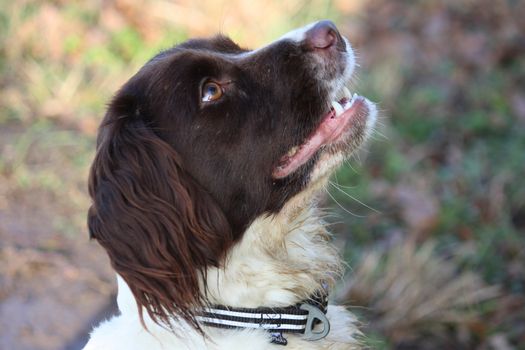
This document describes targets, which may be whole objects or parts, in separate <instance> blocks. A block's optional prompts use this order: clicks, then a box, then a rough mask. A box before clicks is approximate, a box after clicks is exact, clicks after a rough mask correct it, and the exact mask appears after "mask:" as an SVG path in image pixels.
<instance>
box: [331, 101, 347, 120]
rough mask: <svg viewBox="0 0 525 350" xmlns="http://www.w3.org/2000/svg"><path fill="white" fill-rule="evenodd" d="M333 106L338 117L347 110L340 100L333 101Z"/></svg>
mask: <svg viewBox="0 0 525 350" xmlns="http://www.w3.org/2000/svg"><path fill="white" fill-rule="evenodd" d="M332 108H333V109H334V111H335V116H336V117H339V116H340V115H341V114H343V112H344V111H345V110H344V109H343V106H341V104H340V103H339V102H337V101H332Z"/></svg>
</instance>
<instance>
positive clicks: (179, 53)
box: [85, 20, 377, 350]
mask: <svg viewBox="0 0 525 350" xmlns="http://www.w3.org/2000/svg"><path fill="white" fill-rule="evenodd" d="M354 67H355V59H354V53H353V50H352V47H351V45H350V43H349V42H348V40H347V39H346V38H344V37H343V36H341V34H340V33H339V31H338V29H337V28H336V26H335V25H334V24H333V23H332V22H330V21H327V20H324V21H319V22H315V23H312V24H310V25H307V26H305V27H303V28H300V29H296V30H294V31H292V32H290V33H288V34H286V35H284V36H283V37H281V38H280V39H278V40H277V41H275V42H273V43H271V44H269V45H267V46H264V47H262V48H259V49H257V50H252V51H250V50H246V49H242V48H240V47H239V46H238V45H237V44H235V43H234V42H233V41H232V40H230V39H229V38H227V37H225V36H222V35H219V36H215V37H213V38H211V39H193V40H189V41H186V42H184V43H182V44H180V45H178V46H175V47H173V48H171V49H168V50H166V51H163V52H161V53H159V54H158V55H156V56H155V57H153V58H152V59H151V60H150V61H149V62H147V63H146V64H145V65H144V66H143V67H142V68H141V69H140V70H139V71H138V72H137V73H136V74H135V75H134V76H133V77H132V78H131V79H130V80H129V81H128V82H126V83H125V84H124V85H123V87H122V88H121V89H120V90H119V91H118V92H117V93H116V95H115V96H114V98H113V99H112V101H111V102H110V104H109V106H108V110H107V113H106V115H105V117H104V119H103V121H102V123H101V126H100V129H99V134H98V138H97V152H96V156H95V159H94V161H93V165H92V168H91V172H90V178H89V192H90V196H91V197H92V205H91V207H90V209H89V213H88V227H89V232H90V237H91V238H92V239H95V240H96V241H98V243H99V244H100V245H101V246H102V247H103V248H104V249H105V250H106V252H107V254H108V256H109V258H110V261H111V265H112V267H113V268H114V270H115V271H116V273H117V281H118V296H117V303H118V307H119V310H120V314H119V315H118V316H115V317H113V318H111V319H110V320H108V321H105V322H103V323H102V324H100V325H99V326H98V327H96V329H95V330H94V331H93V332H92V333H91V336H90V340H89V341H88V344H87V345H86V346H85V349H86V350H91V349H127V350H131V349H148V350H152V349H246V348H250V349H251V350H259V349H276V348H279V345H281V346H282V345H286V346H287V348H288V349H354V348H359V342H358V341H357V340H356V336H357V335H358V334H359V331H358V330H357V328H356V326H355V325H354V324H355V318H354V316H353V315H352V314H351V313H350V312H348V311H347V310H346V309H345V308H343V307H341V306H335V305H329V306H327V305H326V302H327V296H328V293H329V291H330V289H331V288H332V287H333V285H334V281H336V280H337V279H338V278H339V277H340V276H341V273H342V263H341V259H340V257H339V255H338V253H337V250H336V249H335V248H334V247H333V246H332V244H331V243H330V235H329V233H328V232H327V229H326V228H325V226H324V224H323V221H322V219H321V217H320V213H319V210H318V209H317V208H316V203H317V202H318V199H319V194H320V193H322V189H323V188H324V187H325V185H326V183H327V181H328V178H329V176H330V174H331V173H332V172H333V171H334V170H335V169H336V168H337V167H338V166H339V165H340V164H341V163H342V162H343V160H344V159H346V158H347V157H348V156H349V155H350V154H351V153H352V152H354V151H355V150H356V149H358V147H359V146H361V144H362V143H363V142H364V141H365V140H366V139H367V138H368V136H369V135H370V134H371V132H372V130H373V127H374V123H375V120H376V114H377V112H376V107H375V105H374V103H372V102H370V101H369V100H368V99H366V98H364V97H362V96H359V95H357V94H353V95H352V94H351V93H350V92H349V90H348V89H347V88H346V87H345V85H346V84H348V82H349V80H350V79H351V77H352V75H353V72H354Z"/></svg>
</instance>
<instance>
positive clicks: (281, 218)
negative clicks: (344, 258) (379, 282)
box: [206, 196, 342, 307]
mask: <svg viewBox="0 0 525 350" xmlns="http://www.w3.org/2000/svg"><path fill="white" fill-rule="evenodd" d="M314 203H315V201H314V200H313V199H312V198H311V197H310V198H309V200H308V199H305V198H304V196H300V197H299V198H295V199H294V200H292V201H290V202H289V203H287V205H286V206H285V207H284V208H283V209H282V210H281V211H280V212H279V213H278V214H275V215H269V216H265V217H260V218H258V219H257V220H255V221H254V222H253V223H252V224H251V225H250V227H249V228H248V230H247V231H246V232H245V233H244V236H243V238H242V240H241V241H240V242H239V243H238V244H237V245H236V246H235V247H234V248H233V249H232V250H231V251H230V252H229V254H228V256H227V258H226V260H225V265H224V266H223V267H221V268H212V269H208V271H207V280H206V281H207V294H206V295H207V298H208V300H209V301H210V302H211V303H212V304H221V305H227V306H235V307H259V306H269V307H280V306H288V305H294V304H296V303H298V302H300V301H302V300H305V299H308V298H309V297H311V295H313V294H314V293H316V292H318V291H319V290H321V289H322V288H323V284H324V285H325V286H326V284H328V286H329V287H331V286H333V284H334V280H335V279H336V278H337V277H339V275H340V274H341V273H342V265H341V260H340V258H339V254H338V252H337V251H336V250H335V248H334V247H333V246H332V245H331V244H330V242H329V241H330V235H329V233H328V231H327V230H326V228H325V227H324V225H323V222H322V220H321V219H320V215H319V213H318V210H317V209H316V208H315V205H314Z"/></svg>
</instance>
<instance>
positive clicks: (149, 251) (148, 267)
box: [88, 87, 233, 329]
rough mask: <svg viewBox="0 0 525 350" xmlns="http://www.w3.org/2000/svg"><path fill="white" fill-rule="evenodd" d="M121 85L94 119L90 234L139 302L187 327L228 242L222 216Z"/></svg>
mask: <svg viewBox="0 0 525 350" xmlns="http://www.w3.org/2000/svg"><path fill="white" fill-rule="evenodd" d="M133 91H137V89H131V88H129V87H127V88H126V87H125V88H124V89H123V90H121V91H120V93H119V94H118V95H117V97H116V98H115V99H114V100H113V102H112V103H111V104H110V106H109V109H108V112H107V114H106V116H105V119H104V121H103V123H102V125H101V128H100V131H99V138H98V147H97V153H96V156H95V160H94V162H93V165H92V167H91V173H90V179H89V193H90V195H91V197H92V206H91V208H90V209H89V213H88V227H89V232H90V237H91V238H94V239H96V240H97V241H98V242H99V243H100V244H101V245H102V246H103V247H104V248H105V250H106V251H107V253H108V255H109V258H110V260H111V264H112V266H113V268H114V269H115V270H116V272H117V273H118V274H119V275H120V276H122V278H123V279H124V280H125V281H126V282H127V284H128V285H129V287H130V289H131V291H132V293H133V296H134V297H135V300H136V302H137V306H138V309H139V314H140V318H141V321H142V323H143V325H144V321H143V308H144V309H145V310H146V311H147V313H148V314H149V316H150V317H151V318H152V319H153V320H154V321H155V322H156V323H162V324H165V325H168V326H171V324H172V323H171V322H170V320H172V319H173V318H178V317H180V318H183V319H184V320H186V321H188V322H189V323H190V324H191V325H193V326H194V327H195V328H197V329H200V328H199V326H198V324H197V323H196V321H195V314H194V310H195V308H197V307H199V306H201V305H202V304H203V303H204V295H203V291H202V290H201V289H200V288H199V286H200V285H202V283H203V282H204V285H205V277H206V276H205V274H206V267H208V266H219V265H220V262H221V259H222V257H223V256H224V253H225V252H226V251H227V249H228V248H229V247H230V246H231V245H232V244H233V237H232V234H231V229H230V226H229V224H228V221H227V219H226V217H225V215H224V213H223V212H222V211H221V209H220V208H219V207H218V205H217V204H216V203H215V201H214V200H213V198H211V196H210V195H209V194H208V193H207V192H206V191H205V190H204V189H203V188H202V187H201V186H200V185H199V184H197V183H196V181H195V180H193V178H192V177H191V176H190V175H189V174H187V173H186V172H185V171H184V169H183V164H182V161H181V159H180V157H179V156H178V154H177V152H176V151H175V150H174V149H173V147H172V146H170V145H169V144H168V143H166V142H165V141H163V140H162V139H161V138H159V137H158V136H157V135H156V134H155V133H154V131H153V129H152V127H151V125H150V124H148V121H147V118H146V117H145V116H143V115H142V114H141V112H140V109H139V105H140V102H139V97H137V94H136V93H134V92H133Z"/></svg>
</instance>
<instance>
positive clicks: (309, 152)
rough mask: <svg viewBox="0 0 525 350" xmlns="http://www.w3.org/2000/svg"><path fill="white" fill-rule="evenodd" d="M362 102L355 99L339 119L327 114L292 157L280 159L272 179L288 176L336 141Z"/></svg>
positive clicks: (360, 99) (332, 113)
mask: <svg viewBox="0 0 525 350" xmlns="http://www.w3.org/2000/svg"><path fill="white" fill-rule="evenodd" d="M363 102H364V99H363V98H362V97H360V96H359V97H357V99H356V101H355V103H353V105H352V106H351V107H350V108H348V109H347V110H345V111H344V112H343V114H341V115H340V116H339V117H335V113H334V111H330V112H328V113H327V114H326V115H325V116H324V117H323V121H322V122H321V124H320V125H319V126H318V127H317V129H316V130H315V131H314V132H313V134H312V135H310V136H309V137H308V139H306V141H305V142H304V143H303V144H302V145H301V146H300V147H299V150H298V151H297V152H296V153H295V154H294V155H293V156H292V157H288V156H284V157H283V158H282V159H281V162H280V164H279V165H278V166H277V167H276V168H275V169H274V171H273V173H272V175H273V177H274V178H275V179H281V178H283V177H286V176H288V175H289V174H291V173H292V172H294V171H295V170H296V169H297V168H299V167H300V166H301V165H303V164H304V163H306V162H307V161H308V159H310V158H311V157H312V156H313V154H314V153H315V152H317V150H318V149H319V148H321V146H323V145H326V144H329V143H331V142H334V141H335V140H337V139H338V138H339V136H341V134H342V133H343V132H344V130H345V129H346V125H347V124H348V123H349V121H350V120H351V119H352V116H353V115H354V114H355V112H356V110H357V109H358V108H360V106H361V105H362V104H363Z"/></svg>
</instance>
